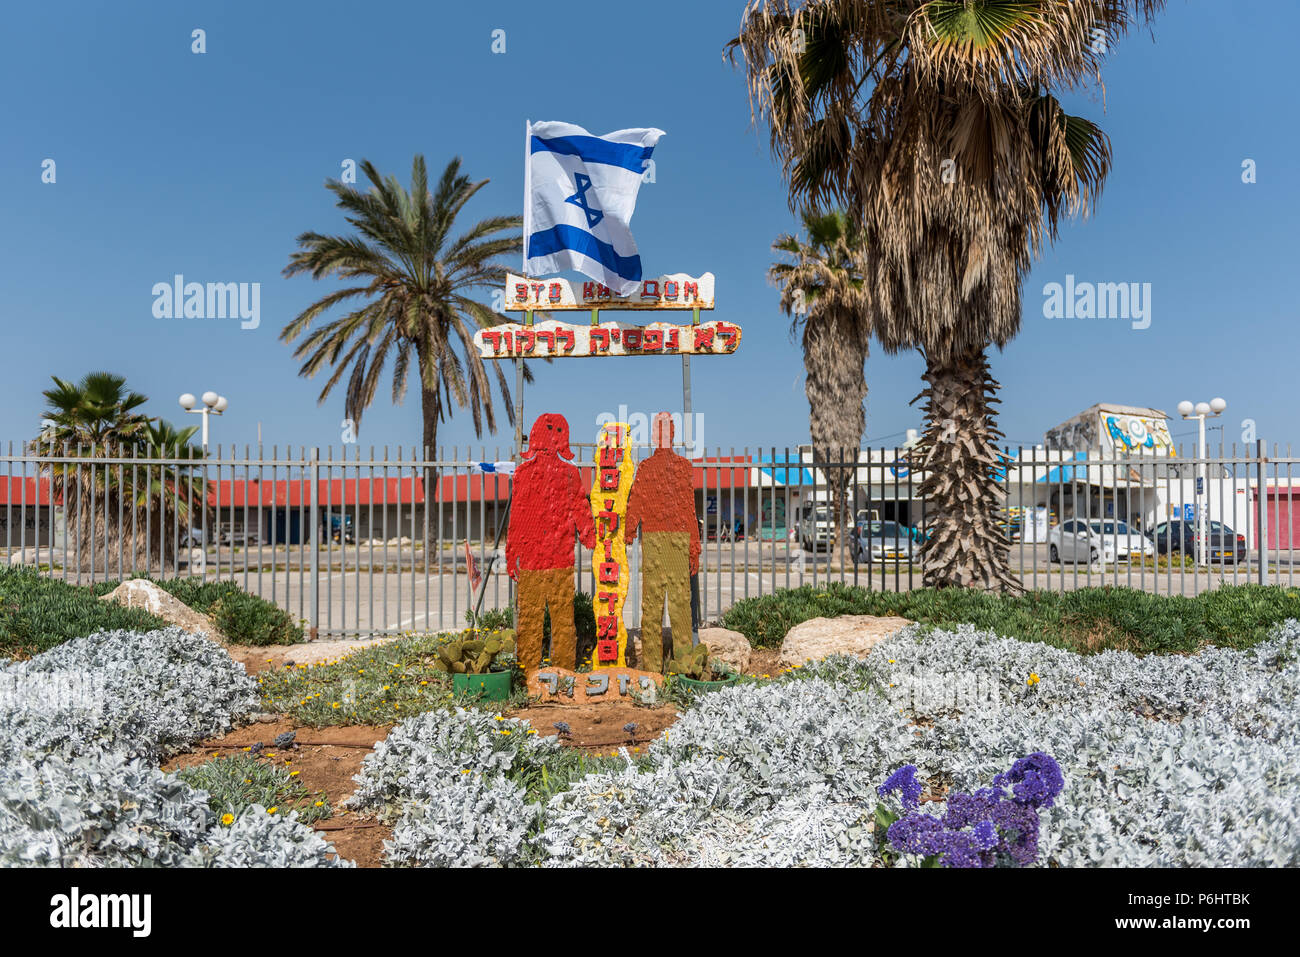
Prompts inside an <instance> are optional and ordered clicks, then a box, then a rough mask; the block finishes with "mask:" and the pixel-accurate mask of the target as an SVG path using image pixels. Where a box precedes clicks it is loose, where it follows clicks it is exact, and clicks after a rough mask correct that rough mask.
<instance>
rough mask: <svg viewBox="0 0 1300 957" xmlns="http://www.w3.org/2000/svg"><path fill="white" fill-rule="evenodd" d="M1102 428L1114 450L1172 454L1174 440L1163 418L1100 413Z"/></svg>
mask: <svg viewBox="0 0 1300 957" xmlns="http://www.w3.org/2000/svg"><path fill="white" fill-rule="evenodd" d="M1101 422H1102V428H1103V429H1105V430H1106V434H1107V435H1108V436H1110V440H1111V444H1112V447H1113V450H1114V451H1115V452H1120V453H1123V452H1151V453H1152V454H1155V455H1173V454H1174V440H1173V437H1172V436H1171V435H1170V434H1169V424H1168V423H1167V422H1165V420H1164V419H1156V418H1152V417H1150V416H1142V415H1115V414H1111V413H1105V412H1103V413H1102V414H1101Z"/></svg>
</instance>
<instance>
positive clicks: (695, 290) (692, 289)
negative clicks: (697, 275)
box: [682, 282, 700, 300]
mask: <svg viewBox="0 0 1300 957" xmlns="http://www.w3.org/2000/svg"><path fill="white" fill-rule="evenodd" d="M699 298H700V284H699V283H697V282H684V283H682V299H683V300H694V299H699Z"/></svg>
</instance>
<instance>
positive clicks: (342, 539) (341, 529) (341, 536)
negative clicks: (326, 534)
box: [329, 512, 357, 545]
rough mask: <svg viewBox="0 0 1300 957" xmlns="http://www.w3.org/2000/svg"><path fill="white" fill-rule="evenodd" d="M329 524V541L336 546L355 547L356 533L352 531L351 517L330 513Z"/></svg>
mask: <svg viewBox="0 0 1300 957" xmlns="http://www.w3.org/2000/svg"><path fill="white" fill-rule="evenodd" d="M329 523H330V541H331V542H333V543H334V544H336V545H339V544H348V545H355V544H356V541H357V536H356V533H355V532H353V530H352V516H351V515H340V514H338V513H337V512H332V513H331V514H330V517H329Z"/></svg>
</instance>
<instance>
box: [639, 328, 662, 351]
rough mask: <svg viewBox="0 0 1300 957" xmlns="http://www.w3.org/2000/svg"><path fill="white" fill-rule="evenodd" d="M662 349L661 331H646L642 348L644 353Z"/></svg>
mask: <svg viewBox="0 0 1300 957" xmlns="http://www.w3.org/2000/svg"><path fill="white" fill-rule="evenodd" d="M663 347H664V331H663V330H662V329H647V330H646V331H645V339H644V344H643V345H642V348H643V349H645V351H646V352H650V351H652V350H654V351H658V350H660V349H662V348H663Z"/></svg>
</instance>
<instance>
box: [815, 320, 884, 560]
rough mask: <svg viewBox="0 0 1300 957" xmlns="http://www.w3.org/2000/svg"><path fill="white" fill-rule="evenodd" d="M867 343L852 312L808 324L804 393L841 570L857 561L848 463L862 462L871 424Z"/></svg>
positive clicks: (817, 465)
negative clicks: (851, 546) (851, 528)
mask: <svg viewBox="0 0 1300 957" xmlns="http://www.w3.org/2000/svg"><path fill="white" fill-rule="evenodd" d="M867 342H868V340H867V337H866V336H865V335H863V334H862V332H861V330H860V329H859V327H858V322H857V318H856V317H855V316H854V314H853V313H851V312H847V311H842V310H827V311H825V312H823V313H821V314H820V315H818V316H817V317H816V318H815V319H810V320H809V321H808V322H806V323H804V333H803V350H804V366H805V369H806V370H807V372H806V375H805V378H804V394H805V395H807V397H808V426H809V431H810V432H811V434H812V447H813V464H814V465H815V466H816V467H817V468H819V469H820V470H821V471H822V474H823V475H825V476H826V481H827V484H828V486H829V491H830V496H831V501H830V507H831V515H832V519H833V521H834V522H835V539H834V543H833V547H834V548H835V550H836V551H837V552H838V555H839V563H840V567H841V568H844V567H845V562H846V561H848V562H851V561H852V556H850V555H849V554H848V549H849V541H848V539H849V536H848V527H849V522H848V521H847V518H848V490H849V487H850V486H851V484H852V482H853V479H854V478H855V474H856V469H855V468H853V467H850V466H848V465H846V464H844V463H849V462H853V463H856V462H857V457H858V450H859V449H860V448H861V446H862V432H863V430H864V429H865V428H866V423H867V419H866V411H865V409H864V408H863V403H864V401H865V399H866V396H867V380H866V376H865V375H864V374H863V366H864V364H865V363H866V360H867Z"/></svg>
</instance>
